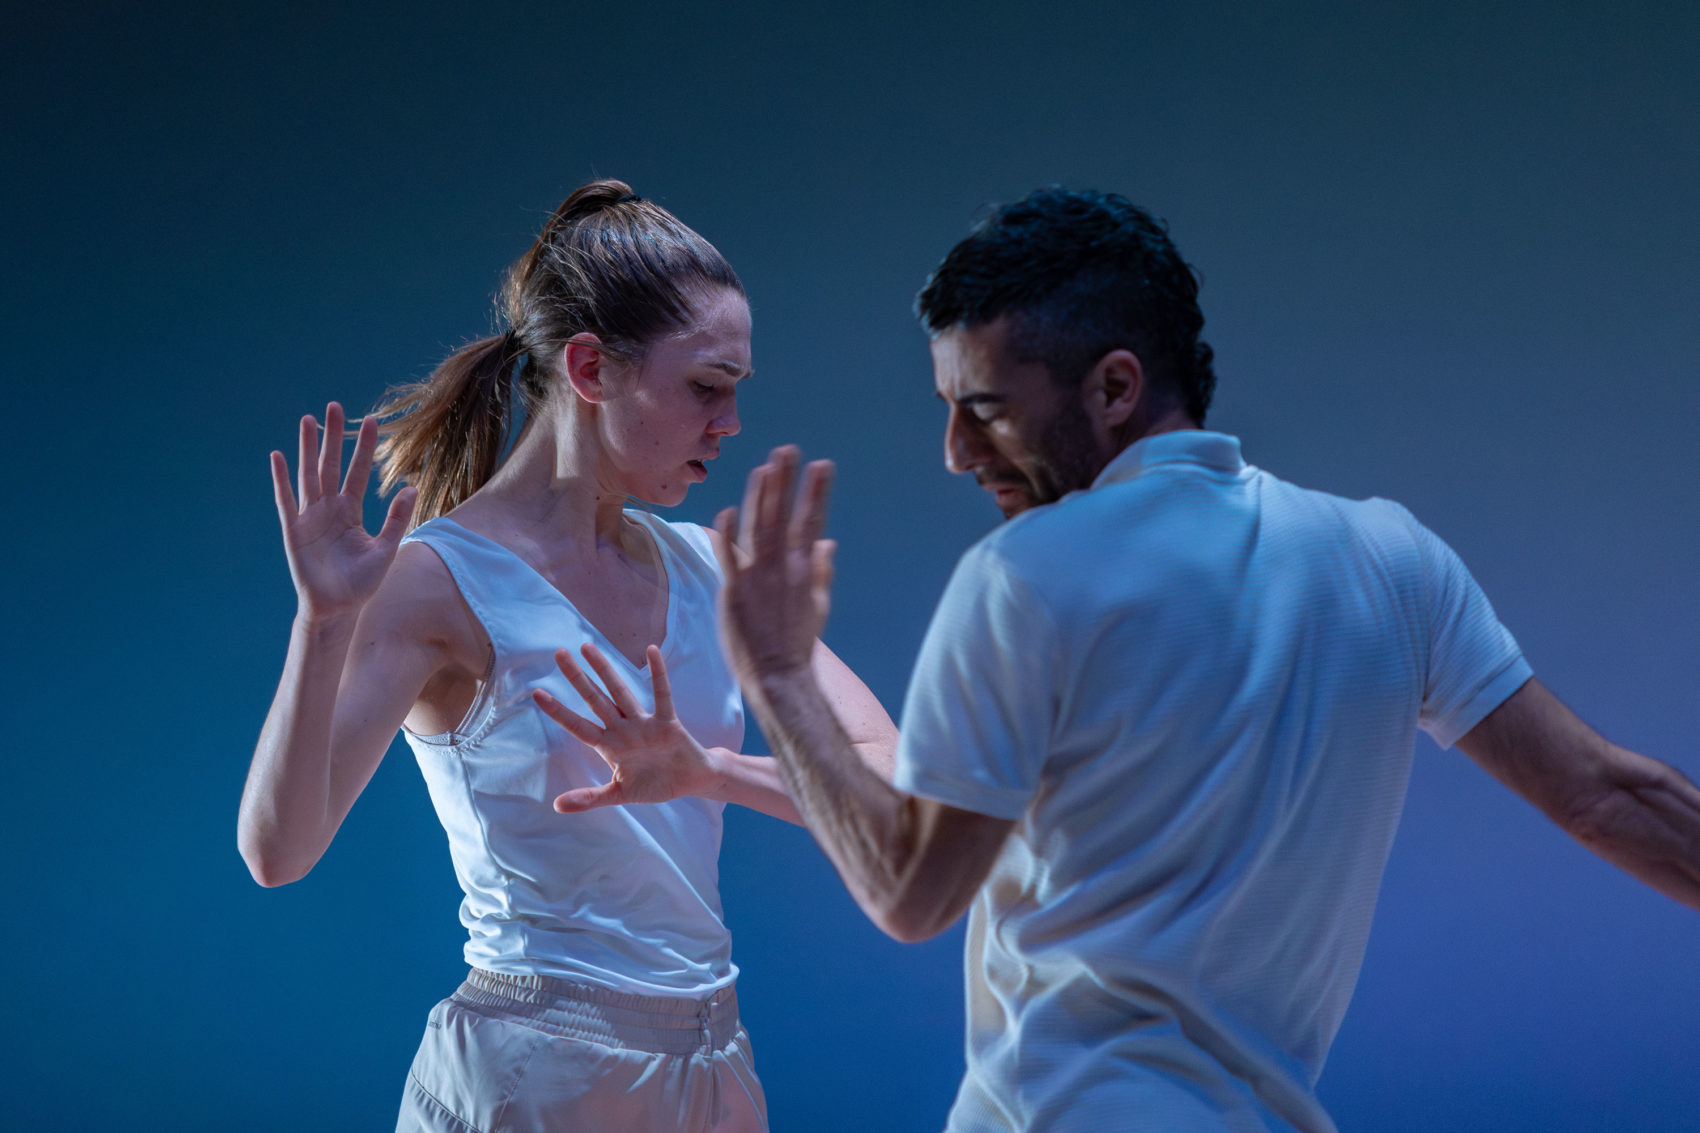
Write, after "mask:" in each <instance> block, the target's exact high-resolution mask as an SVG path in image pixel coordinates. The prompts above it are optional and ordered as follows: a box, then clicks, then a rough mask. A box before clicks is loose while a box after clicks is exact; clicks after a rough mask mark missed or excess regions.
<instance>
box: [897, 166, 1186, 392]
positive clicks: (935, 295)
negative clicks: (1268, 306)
mask: <svg viewBox="0 0 1700 1133" xmlns="http://www.w3.org/2000/svg"><path fill="white" fill-rule="evenodd" d="M915 313H916V314H917V315H919V316H920V319H921V324H922V325H923V326H925V327H926V328H927V333H928V334H932V335H938V334H942V333H943V332H945V331H947V330H950V329H952V328H954V327H975V326H980V325H982V324H984V323H989V322H991V321H992V320H994V319H996V318H998V317H999V316H1000V315H1004V314H1009V315H1010V316H1011V339H1010V341H1011V345H1012V346H1013V347H1014V349H1015V351H1016V353H1017V356H1018V357H1019V358H1020V359H1021V360H1022V361H1024V362H1040V363H1043V364H1044V365H1045V367H1046V368H1047V369H1048V370H1049V371H1050V373H1051V377H1052V378H1054V379H1055V380H1056V381H1058V382H1059V383H1063V384H1065V385H1073V384H1075V383H1078V382H1079V381H1081V380H1082V379H1083V378H1085V376H1086V374H1087V373H1088V371H1090V370H1091V369H1092V367H1093V365H1095V364H1096V363H1097V362H1098V360H1099V359H1100V358H1102V357H1103V356H1104V355H1105V354H1108V353H1109V352H1110V351H1112V350H1131V351H1132V352H1133V353H1134V354H1135V355H1137V356H1138V357H1139V361H1140V364H1141V365H1142V366H1143V367H1144V368H1145V372H1146V374H1147V375H1149V376H1150V377H1151V379H1152V380H1153V381H1154V382H1155V383H1157V384H1158V385H1159V386H1160V387H1162V388H1164V389H1166V390H1167V391H1168V392H1169V393H1170V394H1172V395H1173V396H1174V397H1175V399H1176V400H1177V401H1178V402H1179V403H1180V406H1181V408H1183V409H1184V410H1185V411H1186V413H1187V415H1188V416H1189V417H1191V418H1192V420H1193V421H1194V423H1196V424H1199V425H1202V424H1204V415H1205V413H1206V412H1207V411H1208V410H1209V408H1210V398H1211V395H1212V394H1213V393H1214V392H1215V389H1216V374H1215V371H1214V370H1213V369H1212V368H1211V365H1210V362H1211V358H1212V357H1213V356H1214V352H1213V351H1212V350H1211V349H1210V347H1209V346H1208V345H1207V344H1206V343H1204V342H1202V341H1200V340H1199V337H1198V333H1199V331H1200V330H1201V329H1202V328H1203V326H1204V315H1203V313H1202V312H1201V311H1200V310H1199V309H1198V277H1197V275H1195V274H1194V272H1193V269H1192V268H1191V267H1190V266H1188V264H1187V263H1186V261H1184V260H1182V259H1181V257H1180V253H1179V252H1178V251H1176V249H1175V245H1174V243H1173V242H1172V241H1171V240H1170V239H1169V233H1168V228H1167V226H1166V225H1165V224H1164V223H1163V222H1162V221H1159V220H1157V219H1156V218H1155V217H1153V216H1152V215H1151V214H1150V213H1148V212H1146V211H1145V210H1144V209H1142V208H1140V207H1139V206H1138V205H1136V204H1134V203H1133V202H1131V201H1129V200H1128V199H1127V198H1126V197H1123V196H1120V195H1119V194H1116V193H1098V192H1092V191H1089V190H1075V189H1064V188H1061V187H1052V188H1048V189H1039V190H1036V191H1035V192H1033V193H1030V194H1028V195H1027V196H1026V197H1025V198H1023V199H1022V200H1019V201H1016V202H1015V203H1014V204H1007V205H1000V206H999V207H997V208H996V209H994V210H993V211H992V213H991V214H990V215H989V216H987V217H986V218H985V219H984V220H982V221H981V222H980V223H979V224H977V225H975V226H974V230H973V231H972V232H970V233H969V234H968V236H967V237H965V238H964V239H963V240H962V242H961V243H959V244H957V245H956V247H954V248H952V249H951V250H950V253H949V254H948V255H946V256H945V258H944V260H943V261H942V262H941V263H940V264H939V266H938V267H937V268H936V269H934V271H933V274H932V275H931V276H929V277H928V278H927V284H926V286H925V287H923V288H922V289H921V293H920V295H918V296H916V299H915Z"/></svg>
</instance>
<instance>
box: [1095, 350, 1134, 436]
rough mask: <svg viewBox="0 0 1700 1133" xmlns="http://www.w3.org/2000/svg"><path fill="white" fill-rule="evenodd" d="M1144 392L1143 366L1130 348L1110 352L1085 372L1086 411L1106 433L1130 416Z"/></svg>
mask: <svg viewBox="0 0 1700 1133" xmlns="http://www.w3.org/2000/svg"><path fill="white" fill-rule="evenodd" d="M1145 392H1146V390H1145V367H1144V366H1143V365H1141V364H1140V361H1139V355H1137V354H1135V353H1134V352H1133V351H1131V350H1112V351H1110V352H1109V353H1108V354H1106V355H1104V356H1103V357H1102V358H1100V359H1098V363H1097V365H1095V366H1093V367H1092V369H1091V371H1090V372H1088V373H1087V375H1086V382H1085V393H1086V407H1087V411H1088V412H1091V413H1094V414H1095V415H1097V416H1098V417H1099V420H1100V421H1102V422H1103V424H1104V427H1105V428H1106V429H1107V430H1108V431H1110V432H1114V431H1115V430H1117V429H1119V428H1121V427H1122V426H1123V425H1125V424H1126V423H1127V422H1128V421H1129V420H1131V419H1132V418H1133V415H1134V413H1135V412H1137V411H1138V409H1139V405H1140V400H1141V398H1143V397H1144V396H1145Z"/></svg>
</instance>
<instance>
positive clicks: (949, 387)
mask: <svg viewBox="0 0 1700 1133" xmlns="http://www.w3.org/2000/svg"><path fill="white" fill-rule="evenodd" d="M1008 338H1009V326H1008V320H1007V319H1006V318H1001V317H1000V318H997V319H994V320H993V321H991V322H989V323H984V324H982V325H980V326H977V327H971V328H964V327H955V328H953V329H951V330H948V331H945V332H944V333H943V334H941V335H939V336H938V337H937V338H935V339H933V341H932V351H933V381H934V385H935V386H936V388H937V390H938V395H939V397H940V398H942V399H943V400H944V403H945V404H946V405H947V406H948V407H949V409H950V417H949V419H948V421H947V422H946V423H945V430H944V462H945V466H946V467H947V468H949V469H950V470H951V471H952V472H972V473H973V474H974V479H976V480H978V481H979V482H980V486H981V487H982V488H985V489H986V490H987V491H988V492H991V493H992V494H993V496H994V497H995V499H996V500H997V505H998V508H999V509H1000V510H1001V511H1002V512H1003V514H1004V518H1006V519H1008V518H1012V517H1014V516H1015V515H1018V514H1019V513H1021V512H1024V511H1026V510H1027V509H1028V508H1031V507H1038V506H1039V505H1040V504H1048V503H1051V502H1053V501H1055V500H1059V499H1061V498H1062V497H1063V496H1065V495H1067V494H1068V493H1069V492H1072V491H1075V490H1077V489H1080V488H1086V487H1090V486H1091V484H1092V481H1093V480H1094V479H1095V478H1096V477H1097V475H1098V473H1099V472H1100V471H1101V470H1102V469H1103V467H1104V463H1105V459H1106V458H1105V455H1104V452H1103V450H1104V448H1105V447H1106V446H1105V443H1104V442H1103V441H1100V439H1099V438H1098V437H1097V435H1096V431H1095V429H1094V427H1093V422H1092V420H1091V418H1090V417H1089V416H1088V415H1087V413H1086V407H1085V404H1084V397H1083V393H1082V391H1081V390H1080V389H1078V388H1076V389H1064V388H1062V387H1060V386H1059V385H1058V384H1057V383H1056V382H1055V381H1054V380H1053V379H1052V378H1051V375H1050V371H1049V370H1047V369H1046V368H1045V366H1044V365H1043V364H1042V363H1039V362H1022V361H1018V360H1017V359H1016V357H1015V352H1014V350H1013V349H1011V348H1010V346H1009V342H1008ZM1106 440H1107V438H1106Z"/></svg>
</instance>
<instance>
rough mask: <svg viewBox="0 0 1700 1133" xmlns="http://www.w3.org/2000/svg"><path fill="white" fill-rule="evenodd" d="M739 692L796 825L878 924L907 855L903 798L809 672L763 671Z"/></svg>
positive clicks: (907, 812)
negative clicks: (861, 750)
mask: <svg viewBox="0 0 1700 1133" xmlns="http://www.w3.org/2000/svg"><path fill="white" fill-rule="evenodd" d="M745 694H746V696H747V697H748V699H749V702H750V707H751V708H752V709H753V710H754V711H755V714H756V718H757V719H758V720H760V722H761V726H762V731H763V732H764V733H765V734H766V736H767V738H768V742H769V743H770V744H771V745H772V746H773V750H774V755H775V756H776V757H777V758H778V760H779V767H780V773H781V775H782V776H783V777H784V779H785V784H786V786H787V787H788V788H789V789H790V791H791V799H792V801H793V802H794V803H795V804H796V807H797V810H798V811H799V812H800V813H801V814H802V816H803V822H804V824H805V825H807V826H808V828H809V830H810V831H811V832H812V833H813V834H814V836H815V839H816V840H817V841H818V842H819V843H820V844H821V848H822V849H824V850H825V851H826V855H827V857H828V858H830V859H831V861H832V864H833V865H834V866H835V867H836V868H837V870H838V874H839V876H840V877H841V878H843V880H844V884H845V886H846V887H847V888H848V889H849V890H850V895H851V896H852V897H854V898H855V899H856V903H857V904H858V905H860V906H861V907H862V910H863V911H864V912H866V913H867V914H868V916H870V917H871V918H873V920H874V921H875V923H877V924H879V925H880V926H881V927H882V928H884V927H886V922H887V917H888V914H889V912H890V910H891V908H892V906H893V904H894V903H895V902H896V901H897V900H898V899H899V898H900V897H901V895H902V892H903V888H904V884H905V881H906V880H907V873H908V870H909V868H910V866H911V863H912V858H913V851H914V846H913V837H912V829H913V822H912V814H911V808H910V807H909V806H908V801H909V800H908V797H907V796H906V795H904V794H903V793H902V792H900V791H898V790H896V789H895V788H893V787H892V786H891V785H890V784H888V783H886V782H885V781H884V780H882V779H881V778H880V777H879V776H878V775H876V774H875V773H874V772H873V771H871V770H870V769H869V768H868V766H867V765H866V763H864V762H863V760H862V759H861V758H860V757H859V756H858V755H857V754H856V751H855V749H854V748H853V747H852V745H851V743H850V739H849V737H848V736H847V735H846V734H845V732H844V729H843V727H842V726H840V724H839V722H838V718H837V717H836V716H834V715H833V712H832V709H831V706H830V705H829V704H828V703H827V700H826V697H825V695H824V694H823V693H822V691H821V687H820V684H819V682H818V681H817V680H816V678H815V674H814V673H813V671H811V670H809V669H799V670H794V671H791V672H787V673H782V674H777V675H772V676H764V677H762V678H761V679H760V680H759V681H754V682H750V684H749V685H748V686H747V687H746V689H745ZM888 931H889V930H888Z"/></svg>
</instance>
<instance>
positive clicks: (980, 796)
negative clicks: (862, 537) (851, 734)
mask: <svg viewBox="0 0 1700 1133" xmlns="http://www.w3.org/2000/svg"><path fill="white" fill-rule="evenodd" d="M1057 644H1058V638H1057V633H1056V628H1055V625H1054V623H1053V621H1052V618H1051V616H1050V614H1049V612H1048V610H1047V609H1046V607H1045V605H1044V603H1043V601H1042V600H1041V599H1040V597H1039V596H1038V595H1037V594H1036V593H1035V592H1034V590H1033V588H1032V586H1031V585H1029V584H1028V583H1027V582H1026V581H1025V580H1023V579H1021V578H1020V577H1018V576H1017V575H1016V574H1015V573H1014V572H1013V570H1012V569H1011V567H1010V566H1009V564H1008V563H1006V562H1005V561H1003V560H1002V559H1001V558H999V557H998V556H997V555H996V554H995V553H992V552H989V551H987V550H986V549H985V548H984V547H983V546H982V547H975V548H974V549H972V550H970V551H969V552H968V554H966V555H964V556H963V558H962V561H961V562H959V563H958V564H957V567H956V571H955V573H954V574H952V576H951V579H950V583H949V585H947V586H946V587H945V592H944V597H943V598H941V599H940V601H939V607H938V610H937V612H935V613H934V615H933V620H932V624H931V625H930V626H928V628H927V635H926V638H925V640H924V641H923V642H922V643H921V653H920V657H919V658H918V659H917V661H916V664H915V672H914V674H913V675H912V676H911V678H910V681H909V693H908V696H907V697H906V698H905V699H904V703H903V725H902V729H901V739H900V740H899V741H898V748H897V771H896V777H895V780H894V781H895V783H896V785H897V787H898V789H900V790H903V791H907V792H909V793H910V794H915V795H920V796H923V797H925V798H929V799H933V800H935V801H938V802H942V803H945V804H947V805H949V806H954V807H959V808H961V809H963V810H971V811H975V812H978V813H980V814H987V815H991V816H993V817H995V818H1008V819H1015V818H1019V817H1021V815H1022V814H1023V813H1024V812H1025V811H1026V809H1027V804H1028V802H1029V801H1030V800H1031V799H1032V797H1033V794H1034V792H1035V791H1036V790H1037V789H1038V786H1039V780H1040V776H1041V775H1042V774H1043V772H1044V766H1045V757H1046V754H1047V752H1048V750H1049V746H1050V738H1051V730H1052V721H1053V718H1054V714H1055V705H1056V697H1055V694H1054V682H1055V680H1056V676H1057V671H1058V666H1057V660H1058V659H1057Z"/></svg>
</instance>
